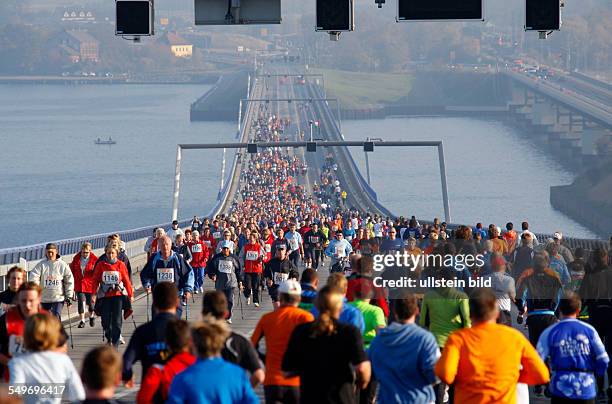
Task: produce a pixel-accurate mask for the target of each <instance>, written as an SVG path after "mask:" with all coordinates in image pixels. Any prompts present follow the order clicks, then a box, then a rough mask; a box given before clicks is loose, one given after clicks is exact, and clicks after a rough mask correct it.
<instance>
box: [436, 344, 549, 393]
mask: <svg viewBox="0 0 612 404" xmlns="http://www.w3.org/2000/svg"><path fill="white" fill-rule="evenodd" d="M523 340H524V341H523V353H522V357H521V365H522V367H523V368H522V369H521V373H520V376H519V380H518V381H519V383H525V384H531V385H534V384H546V383H548V382H549V381H550V372H549V371H548V368H547V367H546V364H544V361H542V359H541V358H540V356H539V355H538V353H537V352H536V350H535V349H534V348H533V346H531V343H530V342H529V341H527V339H526V338H525V337H523ZM445 349H446V348H445Z"/></svg>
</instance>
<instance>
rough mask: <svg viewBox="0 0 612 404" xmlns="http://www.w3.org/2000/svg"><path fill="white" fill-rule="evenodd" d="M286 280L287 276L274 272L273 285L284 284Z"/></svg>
mask: <svg viewBox="0 0 612 404" xmlns="http://www.w3.org/2000/svg"><path fill="white" fill-rule="evenodd" d="M287 279H289V274H284V273H282V272H274V284H275V285H280V284H281V283H283V282H285V281H286V280H287Z"/></svg>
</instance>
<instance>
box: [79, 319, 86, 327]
mask: <svg viewBox="0 0 612 404" xmlns="http://www.w3.org/2000/svg"><path fill="white" fill-rule="evenodd" d="M79 328H85V321H83V320H81V321H79Z"/></svg>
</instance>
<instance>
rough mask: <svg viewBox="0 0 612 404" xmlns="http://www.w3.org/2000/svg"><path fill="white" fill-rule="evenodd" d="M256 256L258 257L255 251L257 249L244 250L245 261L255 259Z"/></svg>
mask: <svg viewBox="0 0 612 404" xmlns="http://www.w3.org/2000/svg"><path fill="white" fill-rule="evenodd" d="M257 258H259V254H258V253H257V251H247V252H246V259H247V261H255V260H257Z"/></svg>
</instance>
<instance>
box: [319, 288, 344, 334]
mask: <svg viewBox="0 0 612 404" xmlns="http://www.w3.org/2000/svg"><path fill="white" fill-rule="evenodd" d="M343 298H344V294H343V293H342V290H340V289H339V288H335V287H331V286H325V287H324V288H323V289H321V290H320V291H319V294H318V295H317V300H316V302H315V305H316V307H317V309H318V310H319V316H318V317H317V319H316V320H315V322H314V328H313V330H312V331H313V332H312V336H313V337H315V338H316V337H320V336H329V335H332V334H335V333H336V331H337V329H338V316H339V315H340V311H341V310H342V304H343Z"/></svg>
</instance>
